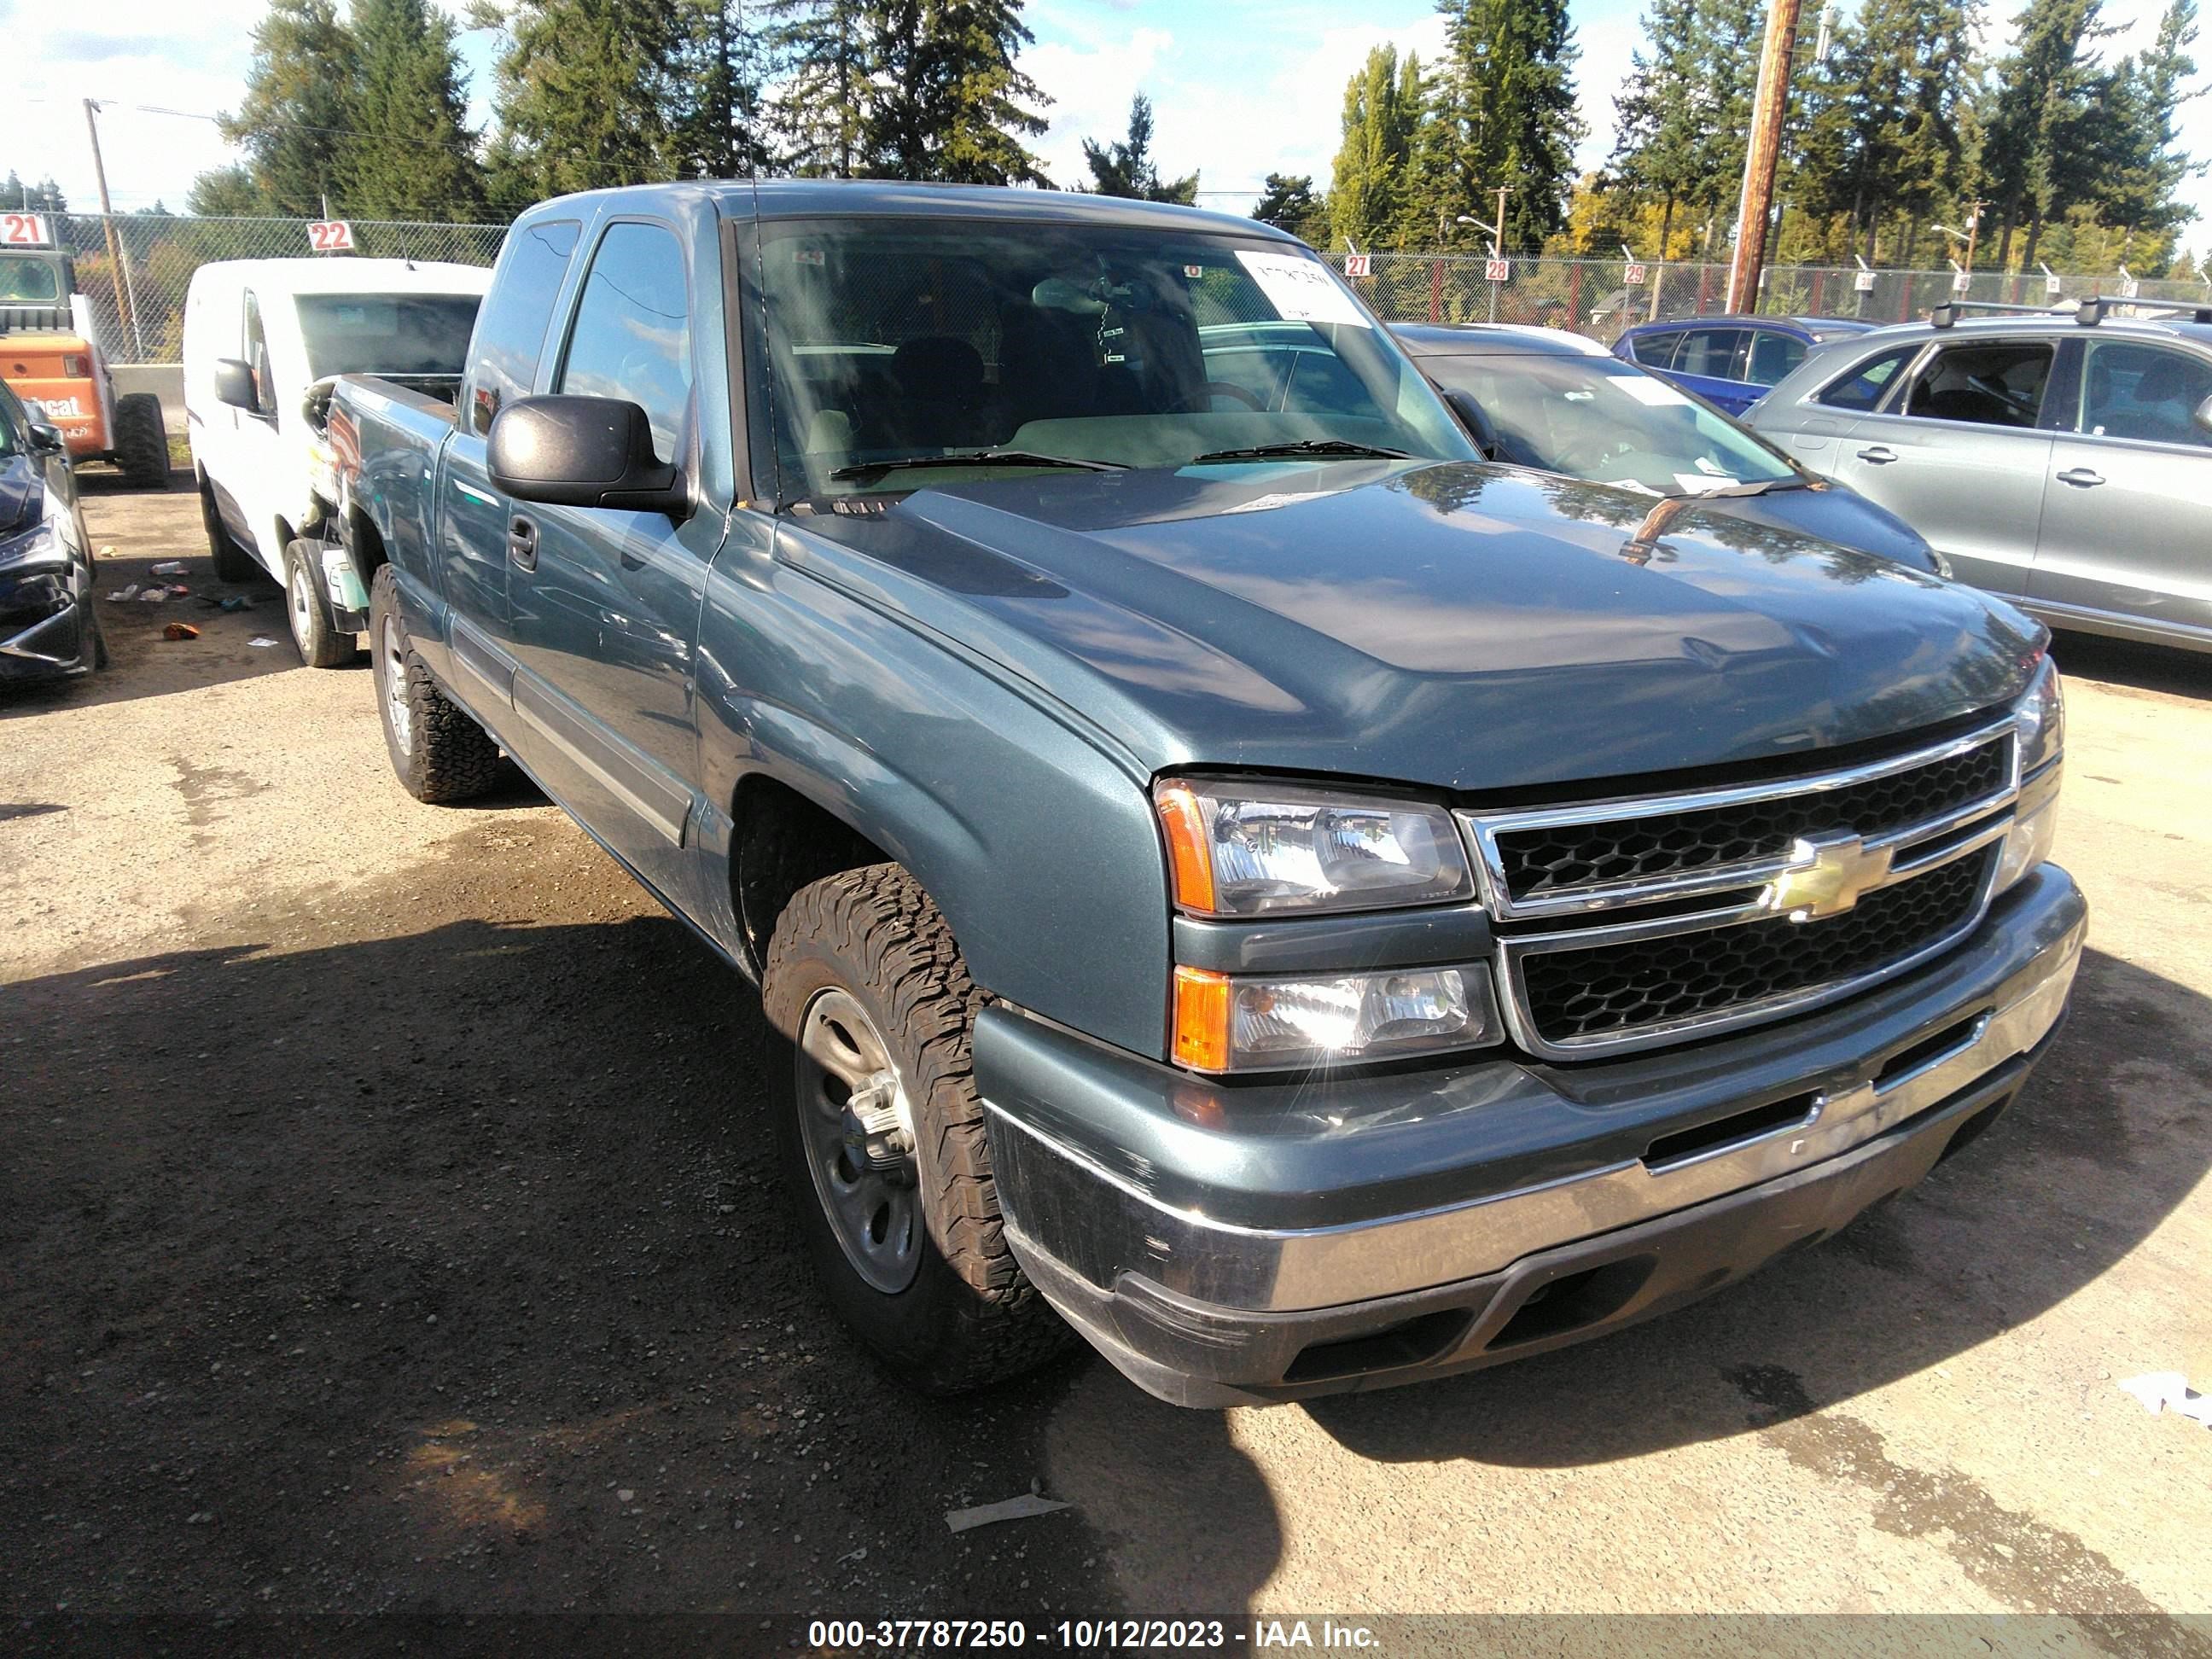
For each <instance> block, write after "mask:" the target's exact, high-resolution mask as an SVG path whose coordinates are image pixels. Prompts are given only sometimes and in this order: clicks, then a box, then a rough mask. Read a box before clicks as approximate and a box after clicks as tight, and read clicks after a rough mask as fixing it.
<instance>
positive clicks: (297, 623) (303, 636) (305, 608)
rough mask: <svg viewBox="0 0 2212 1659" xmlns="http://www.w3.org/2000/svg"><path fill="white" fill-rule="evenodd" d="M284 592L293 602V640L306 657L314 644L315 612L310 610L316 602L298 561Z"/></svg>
mask: <svg viewBox="0 0 2212 1659" xmlns="http://www.w3.org/2000/svg"><path fill="white" fill-rule="evenodd" d="M284 590H285V597H286V598H287V599H289V600H290V601H291V605H290V607H289V608H290V610H291V612H292V639H293V641H294V642H295V644H297V645H298V646H299V647H300V654H301V656H303V657H304V656H306V655H307V648H308V647H309V646H311V645H313V643H314V637H315V625H314V612H313V611H312V610H310V609H309V607H310V606H311V605H313V603H314V600H313V596H312V595H310V594H309V593H308V592H307V572H306V570H304V569H302V568H301V566H300V563H299V562H298V561H297V560H295V561H293V563H292V568H291V570H290V571H289V573H287V574H286V576H285V579H284Z"/></svg>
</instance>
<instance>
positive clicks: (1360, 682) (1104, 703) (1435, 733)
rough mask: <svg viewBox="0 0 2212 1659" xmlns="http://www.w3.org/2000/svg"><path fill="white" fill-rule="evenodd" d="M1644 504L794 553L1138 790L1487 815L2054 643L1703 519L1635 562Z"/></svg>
mask: <svg viewBox="0 0 2212 1659" xmlns="http://www.w3.org/2000/svg"><path fill="white" fill-rule="evenodd" d="M868 505H869V506H870V507H872V506H873V505H874V504H873V503H869V504H868ZM1651 505H1652V502H1651V500H1650V497H1648V496H1643V495H1634V494H1632V493H1630V492H1627V491H1624V490H1620V489H1613V488H1610V487H1608V486H1605V485H1599V484H1589V483H1580V482H1577V481H1575V480H1572V479H1565V478H1559V477H1551V476H1548V475H1544V474H1539V473H1533V472H1528V471H1522V470H1520V469H1517V468H1507V467H1495V466H1486V465H1474V464H1468V463H1457V462H1450V463H1442V464H1437V463H1426V462H1421V463H1410V464H1409V463H1403V462H1395V463H1393V462H1366V461H1360V462H1337V463H1332V464H1328V465H1314V464H1311V463H1295V464H1289V465H1284V464H1276V463H1267V464H1263V465H1248V466H1208V467H1203V468H1194V469H1191V470H1189V471H1182V472H1170V471H1133V472H1121V473H1100V474H1097V475H1089V474H1085V475H1082V476H1070V475H1068V474H1066V473H1044V474H1037V475H1035V476H1029V477H1019V478H1013V479H999V480H993V481H989V482H986V483H973V484H968V485H963V486H958V487H953V488H945V489H927V490H922V491H920V492H917V493H915V494H914V495H909V496H908V497H906V498H905V499H904V500H902V501H898V502H896V504H894V505H892V506H890V507H887V508H885V509H884V510H882V511H879V512H873V511H871V512H866V513H850V514H848V513H839V514H835V515H832V514H829V513H820V514H817V515H814V516H811V517H806V518H797V519H793V520H787V523H789V524H790V525H791V526H793V529H794V530H795V531H796V532H798V533H794V534H791V535H787V536H786V537H784V538H782V547H783V556H784V557H785V558H786V559H787V561H788V562H792V563H793V564H795V565H797V566H799V567H800V568H808V569H811V570H812V571H813V572H814V573H815V574H819V575H821V576H823V578H825V579H826V580H831V581H834V582H836V583H837V584H839V585H840V586H846V587H848V588H850V589H854V590H856V591H860V592H869V593H872V595H873V596H874V597H875V598H876V599H878V602H880V603H884V604H885V605H889V606H891V607H893V608H895V609H896V611H900V612H901V613H902V614H904V615H906V616H908V617H910V618H911V619H912V620H913V621H914V622H915V623H917V624H919V625H920V626H921V627H923V628H925V629H929V630H931V631H933V632H935V633H937V634H939V635H941V636H945V637H948V638H950V639H951V640H952V641H956V642H957V644H958V645H960V646H961V647H963V648H964V649H966V650H968V651H970V652H972V653H975V654H977V655H979V656H981V657H983V658H985V659H988V660H990V661H992V662H994V663H996V664H998V665H1000V666H1001V667H1002V668H1003V669H1004V670H1005V671H1010V672H1012V674H1014V675H1017V676H1018V677H1019V678H1022V679H1024V680H1026V681H1028V682H1029V683H1030V684H1031V685H1032V686H1033V687H1035V688H1036V690H1038V691H1040V692H1042V694H1043V695H1044V696H1045V697H1046V698H1047V699H1048V701H1049V702H1051V703H1054V704H1057V705H1059V706H1060V707H1061V708H1063V709H1065V710H1066V712H1067V713H1068V714H1069V715H1070V717H1071V718H1073V719H1076V720H1080V721H1082V722H1084V723H1085V724H1087V725H1088V726H1091V729H1093V730H1094V732H1097V734H1098V735H1100V736H1101V737H1103V738H1106V739H1108V740H1109V741H1110V742H1111V743H1113V744H1117V745H1118V746H1120V747H1121V749H1122V750H1125V751H1126V753H1127V757H1129V758H1130V759H1131V760H1133V762H1134V763H1135V764H1136V765H1137V766H1138V767H1139V768H1140V769H1144V770H1146V771H1157V770H1160V769H1168V768H1175V767H1186V766H1191V767H1197V766H1219V767H1236V768H1254V769H1266V770H1270V771H1288V772H1321V773H1334V774H1339V775H1358V776H1364V777H1368V778H1374V779H1378V780H1390V781H1401V782H1407V783H1414V784H1420V785H1425V786H1428V787H1433V788H1439V789H1443V790H1449V791H1452V792H1455V793H1475V792H1486V791H1492V790H1499V789H1506V788H1518V787H1527V786H1531V785H1545V784H1552V783H1559V782H1565V781H1586V780H1593V779H1601V778H1608V777H1618V776H1626V775H1635V774H1639V773H1647V772H1655V771H1674V770H1679V769H1683V768H1688V767H1700V766H1710V765H1717V764H1722V763H1730V762H1738V761H1745V760H1751V759H1757V758H1762V757H1771V756H1776V755H1786V754H1796V753H1805V752H1808V751H1812V750H1821V749H1826V748H1831V747H1833V746H1835V745H1838V744H1849V743H1856V742H1861V741H1864V740H1867V739H1871V738H1882V737H1887V736H1889V735H1892V734H1893V733H1898V732H1906V731H1911V730H1912V729H1914V728H1917V727H1920V726H1928V725H1929V724H1932V723H1935V722H1937V721H1941V720H1947V719H1949V718H1952V717H1954V716H1957V715H1960V714H1969V713H1972V712H1973V711H1975V710H1978V709H1983V708H1989V707H1990V706H1991V705H1993V704H1996V703H1998V702H2002V701H2004V700H2006V699H2008V698H2010V697H2013V696H2016V695H2018V694H2019V693H2020V692H2021V690H2023V689H2025V686H2026V684H2027V675H2028V671H2029V667H2030V665H2031V663H2032V661H2033V658H2034V656H2035V654H2036V653H2037V652H2038V649H2039V645H2040V642H2041V640H2042V638H2043V630H2042V629H2041V628H2040V626H2039V624H2037V623H2032V622H2030V621H2028V620H2027V618H2026V617H2022V616H2021V615H2020V614H2019V613H2018V612H2016V611H2012V610H2010V609H2009V608H2008V607H2006V606H2004V605H2001V604H1999V603H1997V602H1996V601H1994V600H1992V599H1989V598H1987V597H1986V596H1984V595H1982V594H1979V593H1977V592H1973V591H1972V590H1971V589H1968V588H1965V587H1960V586H1954V585H1951V584H1948V583H1945V582H1942V581H1940V580H1936V579H1935V578H1933V577H1930V576H1926V575H1923V574H1920V573H1919V572H1917V571H1913V570H1909V569H1905V568H1901V567H1900V566H1899V565H1897V564H1895V563H1893V562H1890V561H1888V560H1886V559H1881V558H1876V557H1873V556H1869V555H1867V554H1864V553H1859V552H1855V551H1851V550H1846V549H1843V548H1839V547H1836V546H1833V545H1832V544H1828V543H1826V542H1821V541H1817V540H1815V539H1814V538H1811V537H1808V536H1806V535H1804V534H1802V532H1796V531H1794V530H1791V529H1789V528H1787V527H1784V526H1779V525H1772V524H1761V523H1755V522H1752V521H1749V520H1746V519H1744V518H1741V517H1740V516H1735V515H1731V514H1728V513H1720V512H1715V511H1711V510H1707V509H1705V508H1702V507H1696V506H1695V505H1692V506H1691V507H1688V508H1687V510H1685V511H1683V512H1681V513H1680V514H1679V515H1678V516H1677V517H1676V518H1675V519H1674V521H1673V524H1672V526H1671V527H1670V528H1669V529H1668V532H1666V533H1665V534H1664V535H1662V537H1660V538H1658V540H1657V542H1656V545H1643V544H1636V543H1634V542H1633V541H1632V538H1633V537H1634V536H1635V534H1636V532H1637V530H1638V526H1640V525H1641V524H1642V523H1643V521H1644V515H1645V514H1646V513H1647V512H1649V511H1650V507H1651Z"/></svg>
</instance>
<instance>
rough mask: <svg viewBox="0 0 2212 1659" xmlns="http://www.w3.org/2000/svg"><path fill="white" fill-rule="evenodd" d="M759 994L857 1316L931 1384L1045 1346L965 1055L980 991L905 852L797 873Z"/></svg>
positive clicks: (898, 1361) (953, 1389) (994, 1372)
mask: <svg viewBox="0 0 2212 1659" xmlns="http://www.w3.org/2000/svg"><path fill="white" fill-rule="evenodd" d="M762 1000H763V1004H764V1005H765V1006H766V1008H767V1011H768V1017H769V1024H771V1025H772V1026H773V1027H774V1028H775V1030H776V1032H777V1033H778V1042H777V1043H776V1045H775V1047H776V1048H777V1050H778V1053H777V1054H776V1056H775V1063H773V1064H772V1065H771V1068H770V1078H771V1098H772V1100H773V1102H774V1105H775V1112H776V1116H777V1120H778V1125H779V1136H780V1139H781V1144H782V1147H783V1152H784V1158H785V1164H786V1171H787V1180H788V1182H790V1184H791V1187H792V1188H793V1198H794V1200H795V1201H796V1202H797V1204H798V1206H799V1212H800V1216H801V1220H800V1226H801V1228H802V1229H803V1231H805V1235H806V1241H807V1247H808V1254H809V1255H811V1258H812V1259H813V1262H814V1267H815V1271H816V1272H817V1274H818V1275H819V1276H820V1278H821V1279H822V1280H823V1285H824V1287H825V1288H826V1289H827V1291H828V1292H829V1301H830V1304H831V1305H832V1306H834V1307H835V1308H836V1310H837V1313H838V1315H839V1316H840V1317H841V1318H842V1319H843V1320H844V1322H845V1323H846V1324H847V1325H848V1326H849V1327H850V1328H852V1330H853V1332H854V1334H855V1335H857V1336H858V1337H859V1338H860V1340H861V1341H862V1342H863V1343H865V1344H866V1346H868V1347H869V1348H870V1349H872V1351H873V1352H875V1353H876V1355H877V1356H878V1358H881V1359H882V1360H883V1361H884V1363H885V1364H887V1365H889V1366H890V1368H891V1369H892V1370H895V1371H896V1372H897V1373H899V1374H900V1375H901V1376H902V1377H904V1378H905V1379H906V1380H907V1381H908V1383H912V1384H914V1385H915V1387H917V1388H920V1389H924V1390H926V1391H927V1392H929V1393H932V1394H952V1393H957V1392H959V1391H960V1390H963V1389H973V1388H980V1387H981V1386H982V1385H983V1384H985V1383H994V1382H997V1381H999V1380H1000V1379H1001V1378H1003V1377H1008V1376H1015V1375H1017V1374H1018V1373H1019V1372H1022V1371H1024V1370H1029V1369H1030V1368H1031V1367H1032V1366H1035V1365H1037V1364H1041V1363H1042V1362H1043V1361H1044V1360H1047V1359H1048V1358H1051V1357H1052V1356H1053V1355H1054V1354H1056V1353H1058V1352H1060V1350H1061V1349H1062V1348H1064V1347H1066V1346H1067V1344H1068V1341H1069V1337H1070V1333H1069V1331H1068V1329H1067V1328H1066V1326H1065V1325H1063V1324H1062V1323H1060V1319H1059V1316H1057V1315H1055V1314H1054V1312H1053V1311H1052V1310H1051V1309H1050V1308H1049V1307H1048V1305H1046V1304H1045V1301H1044V1298H1043V1297H1041V1296H1039V1295H1038V1294H1037V1291H1036V1287H1035V1286H1034V1285H1031V1284H1030V1282H1029V1280H1028V1279H1027V1278H1026V1277H1025V1276H1024V1274H1023V1273H1022V1270H1021V1268H1020V1267H1019V1266H1018V1265H1017V1263H1016V1262H1015V1261H1014V1258H1013V1254H1012V1251H1011V1250H1010V1249H1008V1247H1007V1244H1006V1230H1005V1226H1004V1224H1003V1223H1002V1221H1001V1220H1000V1212H999V1201H998V1193H997V1189H996V1188H995V1187H994V1185H993V1183H992V1179H991V1149H990V1145H989V1142H988V1140H987V1139H986V1137H985V1134H984V1127H983V1103H982V1100H981V1097H979V1096H978V1095H977V1094H976V1092H975V1078H974V1075H973V1073H971V1071H970V1069H969V1034H970V1031H971V1030H972V1028H973V1024H974V1021H975V1013H976V1011H977V1010H978V1009H979V1008H980V1007H981V1006H982V996H981V993H979V992H978V991H977V990H976V989H975V985H974V984H973V982H972V981H969V977H968V970H967V968H966V966H965V965H964V964H963V963H962V961H961V958H960V950H959V946H958V945H956V944H954V942H953V939H952V930H951V927H948V926H947V925H946V923H945V918H944V916H943V915H940V914H939V911H938V908H937V907H936V906H935V905H934V904H933V903H932V902H930V898H929V896H928V895H927V893H925V892H924V891H922V890H921V884H919V883H917V882H916V881H915V879H914V878H913V877H912V876H910V875H908V873H907V872H906V871H905V870H903V869H902V868H901V867H900V866H897V865H896V864H878V865H872V866H868V867H866V868H865V869H860V870H848V871H845V872H842V873H841V874H838V875H835V876H829V877H827V878H824V879H823V880H821V881H817V882H816V883H814V884H812V885H811V886H809V887H805V888H802V889H800V890H799V893H798V895H797V896H795V897H794V898H793V900H792V901H791V902H790V904H789V905H788V906H787V907H786V908H785V910H784V912H783V915H782V916H781V919H780V920H779V921H777V923H776V928H775V939H773V941H772V942H771V943H770V944H769V955H768V966H767V969H766V971H765V972H764V973H763V975H762Z"/></svg>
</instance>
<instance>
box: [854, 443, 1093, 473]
mask: <svg viewBox="0 0 2212 1659" xmlns="http://www.w3.org/2000/svg"><path fill="white" fill-rule="evenodd" d="M924 466H1067V467H1073V468H1074V469H1075V470H1076V471H1079V472H1127V471H1128V470H1129V469H1128V467H1127V465H1125V464H1124V463H1122V462H1121V461H1079V460H1077V459H1075V458H1074V457H1073V456H1072V455H1040V454H1038V453H1036V451H1035V450H1032V449H971V450H968V451H965V452H963V453H960V454H956V455H908V456H906V457H904V458H902V459H899V460H896V461H862V462H860V463H858V464H857V465H853V466H841V467H839V468H837V469H836V471H833V472H831V473H830V475H829V476H830V477H833V478H880V477H883V476H884V474H885V473H886V472H904V471H909V470H911V469H913V468H915V467H924Z"/></svg>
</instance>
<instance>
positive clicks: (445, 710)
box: [368, 564, 499, 804]
mask: <svg viewBox="0 0 2212 1659" xmlns="http://www.w3.org/2000/svg"><path fill="white" fill-rule="evenodd" d="M368 637H369V651H370V656H371V659H372V660H373V661H374V664H375V665H376V712H377V717H378V719H379V720H380V721H381V722H382V723H383V726H384V748H385V752H386V754H388V755H389V756H391V757H392V770H393V771H395V772H397V773H398V775H399V781H400V782H401V783H403V784H404V785H406V787H407V793H409V794H410V795H412V796H414V797H415V799H416V800H419V801H428V802H431V803H433V804H437V803H441V802H446V801H457V800H467V799H470V798H471V796H476V795H481V794H483V793H484V791H485V790H487V789H489V788H490V787H491V786H492V782H493V781H494V779H495V777H496V776H497V775H498V771H499V745H498V744H495V743H494V742H493V741H492V739H491V736H490V734H489V732H486V731H485V730H484V729H483V727H482V726H478V725H477V723H476V721H474V720H471V719H470V718H469V716H468V714H467V713H466V712H465V710H463V708H461V706H460V705H459V703H457V702H453V700H452V699H451V698H449V697H447V696H446V694H445V693H444V692H442V691H441V690H438V683H437V682H436V681H435V680H434V679H432V678H430V670H429V668H428V665H426V664H425V663H424V662H423V660H422V658H421V657H419V656H417V655H416V653H415V647H414V646H413V645H412V644H411V643H410V641H409V640H408V637H407V620H406V617H405V616H404V614H403V613H402V610H401V607H400V604H399V573H398V571H397V570H395V569H393V568H392V566H390V565H388V564H387V565H385V566H383V567H382V568H380V569H379V570H378V571H377V573H376V585H375V586H374V587H372V588H370V589H369V592H368Z"/></svg>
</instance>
